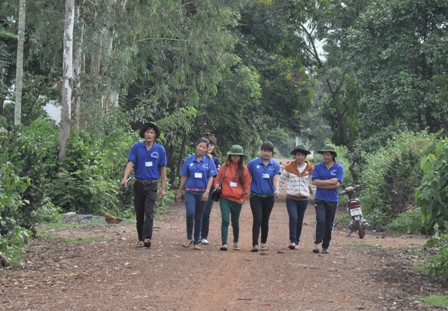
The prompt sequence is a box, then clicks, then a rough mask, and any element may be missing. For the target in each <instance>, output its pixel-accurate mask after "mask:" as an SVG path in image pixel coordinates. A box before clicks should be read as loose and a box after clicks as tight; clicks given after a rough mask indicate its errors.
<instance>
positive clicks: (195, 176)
mask: <svg viewBox="0 0 448 311" xmlns="http://www.w3.org/2000/svg"><path fill="white" fill-rule="evenodd" d="M194 178H202V173H201V172H196V173H194Z"/></svg>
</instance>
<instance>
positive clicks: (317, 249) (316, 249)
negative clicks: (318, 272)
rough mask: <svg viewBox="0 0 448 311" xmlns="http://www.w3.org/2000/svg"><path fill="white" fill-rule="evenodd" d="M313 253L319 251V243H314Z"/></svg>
mask: <svg viewBox="0 0 448 311" xmlns="http://www.w3.org/2000/svg"><path fill="white" fill-rule="evenodd" d="M313 253H316V254H318V253H319V244H314V248H313Z"/></svg>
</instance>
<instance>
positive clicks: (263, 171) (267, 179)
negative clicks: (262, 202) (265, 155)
mask: <svg viewBox="0 0 448 311" xmlns="http://www.w3.org/2000/svg"><path fill="white" fill-rule="evenodd" d="M247 168H248V169H249V173H250V175H251V177H252V180H251V182H250V192H253V193H256V194H261V195H273V194H274V192H275V189H274V183H273V180H274V176H275V175H278V174H280V164H278V163H277V162H276V161H274V160H272V159H270V160H269V163H268V164H267V165H265V164H264V163H263V159H262V158H261V157H259V158H256V159H253V160H252V161H250V162H249V164H248V165H247Z"/></svg>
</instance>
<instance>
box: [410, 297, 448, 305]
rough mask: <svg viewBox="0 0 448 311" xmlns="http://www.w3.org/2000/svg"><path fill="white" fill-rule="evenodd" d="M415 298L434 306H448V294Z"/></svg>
mask: <svg viewBox="0 0 448 311" xmlns="http://www.w3.org/2000/svg"><path fill="white" fill-rule="evenodd" d="M415 300H418V301H420V302H422V303H424V304H427V305H430V306H434V307H448V296H446V295H429V296H426V297H415Z"/></svg>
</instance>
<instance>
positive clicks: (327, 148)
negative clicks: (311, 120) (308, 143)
mask: <svg viewBox="0 0 448 311" xmlns="http://www.w3.org/2000/svg"><path fill="white" fill-rule="evenodd" d="M324 152H331V153H334V156H335V157H337V156H338V155H337V153H336V151H334V146H333V145H330V144H327V145H325V146H324V147H323V148H322V149H321V150H319V151H318V152H317V153H320V154H322V153H324Z"/></svg>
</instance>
